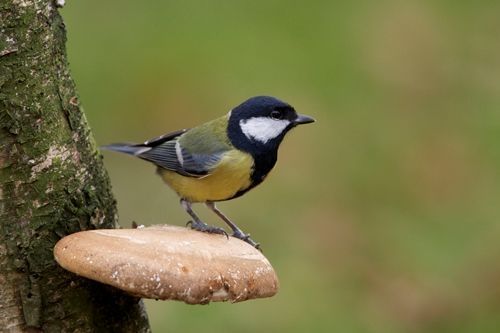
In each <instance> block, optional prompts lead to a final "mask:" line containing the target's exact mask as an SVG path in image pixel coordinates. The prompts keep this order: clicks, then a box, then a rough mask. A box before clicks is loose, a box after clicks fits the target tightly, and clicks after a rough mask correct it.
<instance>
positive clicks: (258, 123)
mask: <svg viewBox="0 0 500 333" xmlns="http://www.w3.org/2000/svg"><path fill="white" fill-rule="evenodd" d="M288 125H290V121H289V120H286V119H282V120H279V119H271V118H268V117H254V118H250V119H242V120H240V127H241V131H242V132H243V134H245V136H246V137H247V138H249V139H250V140H257V141H260V142H262V143H264V144H265V143H267V142H268V141H269V140H272V139H274V138H276V137H277V136H279V135H280V134H281V133H283V131H284V130H285V128H286V127H287V126H288Z"/></svg>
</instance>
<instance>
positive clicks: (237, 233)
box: [231, 230, 262, 252]
mask: <svg viewBox="0 0 500 333" xmlns="http://www.w3.org/2000/svg"><path fill="white" fill-rule="evenodd" d="M231 236H233V237H234V238H238V239H241V240H242V241H244V242H247V243H248V244H250V245H252V246H253V247H255V248H256V249H257V250H259V251H261V252H262V250H261V248H260V244H259V243H257V242H256V241H254V240H253V239H251V238H250V234H245V233H244V232H243V231H241V230H237V231H235V232H234V233H233V234H232V235H231Z"/></svg>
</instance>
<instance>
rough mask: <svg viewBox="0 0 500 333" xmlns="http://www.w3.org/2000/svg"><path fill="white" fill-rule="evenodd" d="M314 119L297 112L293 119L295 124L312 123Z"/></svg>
mask: <svg viewBox="0 0 500 333" xmlns="http://www.w3.org/2000/svg"><path fill="white" fill-rule="evenodd" d="M315 121H316V120H314V118H311V117H309V116H306V115H305V114H298V115H297V118H295V120H294V121H293V123H294V124H295V125H301V124H309V123H314V122H315Z"/></svg>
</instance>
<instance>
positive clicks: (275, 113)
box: [271, 110, 283, 120]
mask: <svg viewBox="0 0 500 333" xmlns="http://www.w3.org/2000/svg"><path fill="white" fill-rule="evenodd" d="M271 118H273V119H277V120H280V119H283V112H281V111H280V110H273V111H271Z"/></svg>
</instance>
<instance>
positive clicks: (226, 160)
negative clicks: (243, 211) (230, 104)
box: [101, 96, 315, 249]
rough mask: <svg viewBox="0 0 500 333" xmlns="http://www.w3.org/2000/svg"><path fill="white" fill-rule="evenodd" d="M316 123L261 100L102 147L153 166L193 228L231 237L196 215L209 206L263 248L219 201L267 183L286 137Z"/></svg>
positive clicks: (243, 236) (268, 99) (241, 235)
mask: <svg viewBox="0 0 500 333" xmlns="http://www.w3.org/2000/svg"><path fill="white" fill-rule="evenodd" d="M314 121H315V120H314V119H313V118H312V117H310V116H307V115H303V114H298V113H297V112H296V111H295V109H294V108H293V107H292V106H291V105H290V104H288V103H286V102H283V101H281V100H279V99H277V98H275V97H271V96H255V97H251V98H249V99H248V100H246V101H244V102H243V103H241V104H240V105H238V106H236V107H234V108H233V109H232V110H230V111H229V112H228V113H227V114H225V115H224V116H222V117H219V118H216V119H214V120H211V121H208V122H206V123H204V124H202V125H199V126H197V127H193V128H190V129H181V130H178V131H175V132H171V133H168V134H165V135H162V136H160V137H157V138H154V139H151V140H148V141H146V142H144V143H138V144H137V143H113V144H109V145H105V146H102V147H101V148H102V149H105V150H111V151H115V152H120V153H125V154H129V155H133V156H136V157H139V158H141V159H143V160H146V161H148V162H151V163H153V164H154V165H155V166H156V167H157V174H158V175H159V176H160V177H161V178H162V179H163V181H164V182H165V183H166V184H167V185H168V186H169V187H170V188H171V189H172V190H174V191H175V192H176V193H177V195H178V196H179V197H180V204H181V206H182V207H183V208H184V210H185V211H186V212H187V214H189V216H190V217H191V219H192V220H191V221H189V222H188V225H190V227H191V228H192V229H194V230H197V231H202V232H207V233H214V234H224V235H226V236H228V234H227V233H226V231H225V230H224V229H223V228H219V227H216V226H210V225H208V224H206V223H204V222H203V221H202V220H201V219H200V218H199V217H198V215H196V213H195V212H194V211H193V209H192V205H193V204H194V203H204V204H205V205H206V206H207V207H208V208H209V209H210V210H212V211H213V212H214V213H215V214H216V215H217V216H219V218H221V219H222V220H223V221H224V222H225V223H226V224H227V225H228V226H229V228H231V231H232V236H233V237H236V238H238V239H241V240H243V241H245V242H247V243H249V244H250V245H252V246H254V247H255V248H257V249H259V247H260V244H259V243H257V242H255V241H254V240H252V239H251V238H250V234H246V233H244V232H243V231H242V230H241V229H240V228H239V227H238V226H237V225H236V224H235V223H234V222H232V221H231V220H230V219H229V218H228V217H227V216H226V215H224V214H223V213H222V212H221V211H220V210H219V209H218V208H217V206H216V202H220V201H226V200H231V199H235V198H238V197H240V196H242V195H243V194H245V193H247V192H248V191H250V190H251V189H253V188H255V187H256V186H257V185H259V184H261V183H262V182H263V181H264V180H265V179H266V177H267V175H268V174H269V172H270V171H271V170H272V169H273V167H274V166H275V164H276V161H277V158H278V148H279V146H280V144H281V142H282V140H283V138H284V137H285V135H286V134H287V133H288V132H289V131H290V130H291V129H292V128H294V127H296V126H297V125H302V124H308V123H313V122H314Z"/></svg>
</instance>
